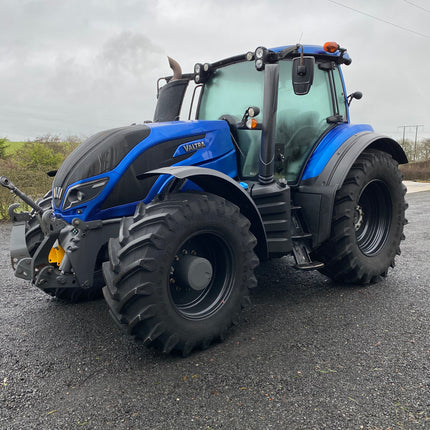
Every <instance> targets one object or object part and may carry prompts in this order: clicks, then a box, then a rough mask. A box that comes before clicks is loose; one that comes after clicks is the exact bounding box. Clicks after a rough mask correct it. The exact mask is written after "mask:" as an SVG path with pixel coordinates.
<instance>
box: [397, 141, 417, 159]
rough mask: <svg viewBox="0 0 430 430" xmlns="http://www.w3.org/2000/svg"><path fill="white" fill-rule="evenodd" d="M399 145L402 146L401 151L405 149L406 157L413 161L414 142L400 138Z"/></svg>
mask: <svg viewBox="0 0 430 430" xmlns="http://www.w3.org/2000/svg"><path fill="white" fill-rule="evenodd" d="M399 144H400V146H401V147H402V148H403V151H405V154H406V156H407V157H408V160H409V161H415V160H414V155H415V153H414V142H413V141H412V140H409V139H405V140H401V141H400V142H399Z"/></svg>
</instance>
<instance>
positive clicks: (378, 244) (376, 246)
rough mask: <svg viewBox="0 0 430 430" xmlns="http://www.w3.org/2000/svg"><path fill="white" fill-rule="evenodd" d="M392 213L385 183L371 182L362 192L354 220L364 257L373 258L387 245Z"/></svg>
mask: <svg viewBox="0 0 430 430" xmlns="http://www.w3.org/2000/svg"><path fill="white" fill-rule="evenodd" d="M391 213H392V202H391V196H390V192H389V190H388V188H387V186H386V185H385V183H384V182H382V181H380V180H375V181H372V182H369V183H368V184H367V185H366V186H365V187H364V188H363V190H362V192H361V195H360V198H359V200H358V204H357V206H356V207H355V212H354V220H353V222H354V227H355V233H356V237H357V244H358V247H359V248H360V250H361V252H362V253H363V254H364V255H366V256H373V255H375V254H377V253H378V252H379V251H380V250H381V249H382V248H383V246H384V245H385V242H386V241H387V237H388V234H389V231H390V225H391Z"/></svg>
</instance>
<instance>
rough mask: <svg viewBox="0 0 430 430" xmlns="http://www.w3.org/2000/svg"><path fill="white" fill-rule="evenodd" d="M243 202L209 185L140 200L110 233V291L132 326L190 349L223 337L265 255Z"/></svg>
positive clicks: (164, 346) (115, 309)
mask: <svg viewBox="0 0 430 430" xmlns="http://www.w3.org/2000/svg"><path fill="white" fill-rule="evenodd" d="M249 225H250V223H249V221H248V220H247V219H246V218H245V217H244V216H243V215H241V214H240V212H239V209H238V207H237V206H235V205H233V204H232V203H230V202H228V201H225V200H224V199H222V198H220V197H218V196H215V195H211V194H203V193H188V192H187V193H178V194H173V195H168V196H167V197H166V198H165V199H164V200H157V201H155V202H152V203H151V204H149V205H147V206H145V205H144V204H141V205H139V206H138V207H137V209H136V213H135V215H134V217H129V218H124V219H123V221H122V223H121V227H120V230H119V237H118V238H117V239H110V241H109V257H110V261H109V262H106V263H104V264H103V273H104V276H105V280H106V287H105V288H104V289H103V293H104V296H105V299H106V301H107V303H108V305H109V307H110V313H111V315H112V317H113V318H114V319H115V320H116V321H117V322H118V323H120V324H121V325H122V326H123V327H124V328H127V330H128V332H129V333H130V334H132V335H134V336H136V337H137V338H139V339H142V340H143V341H145V342H146V343H148V344H152V345H153V346H155V347H156V348H158V349H160V350H162V351H163V352H165V353H170V352H171V351H173V350H177V351H180V352H182V354H183V355H188V354H189V353H190V352H191V351H192V350H193V349H195V348H206V347H207V346H209V345H210V344H211V343H212V342H213V341H215V340H217V339H220V338H221V339H222V338H223V337H224V336H225V335H226V333H227V331H228V329H229V328H230V327H231V326H232V324H235V323H237V322H238V317H239V314H240V312H241V310H242V309H243V308H244V307H245V306H246V305H248V304H249V303H250V300H249V291H248V289H249V288H251V287H254V286H256V284H257V281H256V278H255V276H254V272H253V269H254V268H255V266H256V265H257V264H258V258H257V257H256V255H255V254H254V251H253V248H254V247H255V245H256V239H255V237H254V236H253V235H252V234H251V233H250V232H249Z"/></svg>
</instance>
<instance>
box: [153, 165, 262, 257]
mask: <svg viewBox="0 0 430 430" xmlns="http://www.w3.org/2000/svg"><path fill="white" fill-rule="evenodd" d="M146 175H170V176H172V177H173V178H175V180H173V181H170V182H169V183H168V184H167V185H166V186H165V187H164V188H163V189H162V190H160V193H161V194H162V193H163V192H169V191H172V190H174V189H175V187H177V186H178V185H180V184H182V183H183V182H184V181H185V180H190V181H192V182H193V183H194V184H196V185H198V186H199V187H200V188H201V189H203V190H204V191H207V192H209V193H212V194H215V195H217V196H220V197H223V198H224V199H226V200H229V201H230V202H232V203H234V204H235V205H237V206H238V207H239V208H240V211H241V212H242V214H243V215H244V216H246V217H247V218H248V219H249V221H250V222H251V227H250V231H251V233H252V234H253V235H254V236H255V237H256V238H257V246H256V248H255V251H256V253H257V255H258V258H259V259H260V260H267V258H268V248H267V238H266V233H265V230H264V226H263V221H262V219H261V215H260V212H259V211H258V209H257V206H256V205H255V203H254V201H253V200H252V198H251V196H250V195H249V194H248V193H247V192H246V191H245V190H244V189H243V188H242V187H241V185H240V184H239V183H238V182H236V181H234V180H233V179H232V178H230V177H229V176H227V175H225V174H224V173H221V172H218V171H217V170H213V169H207V168H204V167H195V166H173V167H165V168H161V169H156V170H151V171H150V172H147V173H145V176H146Z"/></svg>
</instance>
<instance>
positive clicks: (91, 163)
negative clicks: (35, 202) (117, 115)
mask: <svg viewBox="0 0 430 430" xmlns="http://www.w3.org/2000/svg"><path fill="white" fill-rule="evenodd" d="M150 131H151V130H150V128H149V127H147V126H145V125H139V126H132V127H131V126H129V127H121V128H115V129H112V130H106V131H102V132H100V133H97V134H95V135H94V136H91V137H90V138H89V139H87V140H86V141H85V142H83V143H82V144H81V145H79V146H78V148H76V149H75V150H74V151H73V152H72V153H71V154H70V155H69V156H68V157H67V158H66V160H65V161H64V163H63V164H62V165H61V167H60V168H59V169H58V172H57V173H56V175H55V179H54V182H53V190H54V203H55V206H57V207H58V206H59V205H60V202H61V198H62V197H63V192H62V190H65V188H66V187H67V186H68V185H70V184H73V183H74V182H77V181H80V180H83V179H87V178H91V177H92V176H97V175H101V174H103V173H107V172H109V171H111V170H112V169H114V168H115V167H116V166H117V165H118V164H119V163H120V161H121V160H122V159H123V158H124V157H125V155H126V154H128V153H129V152H130V151H131V150H132V149H133V148H134V147H135V146H136V145H137V144H138V143H140V142H141V141H142V140H144V139H145V138H146V137H148V136H149V133H150Z"/></svg>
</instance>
